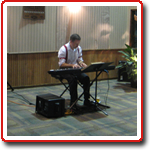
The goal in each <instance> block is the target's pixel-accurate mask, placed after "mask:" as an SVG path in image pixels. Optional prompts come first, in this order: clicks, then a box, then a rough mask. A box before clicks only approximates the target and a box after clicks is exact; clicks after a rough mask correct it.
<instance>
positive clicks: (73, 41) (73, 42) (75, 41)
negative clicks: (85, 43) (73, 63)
mask: <svg viewBox="0 0 150 150" xmlns="http://www.w3.org/2000/svg"><path fill="white" fill-rule="evenodd" d="M80 41H81V37H80V36H79V35H78V34H72V35H71V36H70V46H71V48H72V49H74V48H77V47H78V45H79V44H80Z"/></svg>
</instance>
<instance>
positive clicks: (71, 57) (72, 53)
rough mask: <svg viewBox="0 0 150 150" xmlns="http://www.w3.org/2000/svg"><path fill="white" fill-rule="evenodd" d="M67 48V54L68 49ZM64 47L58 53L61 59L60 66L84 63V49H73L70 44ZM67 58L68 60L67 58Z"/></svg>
mask: <svg viewBox="0 0 150 150" xmlns="http://www.w3.org/2000/svg"><path fill="white" fill-rule="evenodd" d="M65 46H66V47H67V53H66V48H65ZM65 46H64V45H63V46H62V47H61V48H60V49H59V51H58V58H59V62H58V64H59V66H61V65H62V64H63V63H67V64H78V62H80V61H83V59H82V48H81V47H80V46H78V47H77V48H76V49H74V50H73V49H71V47H70V42H68V43H67V44H65ZM66 57H67V58H66Z"/></svg>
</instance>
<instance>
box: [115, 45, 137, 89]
mask: <svg viewBox="0 0 150 150" xmlns="http://www.w3.org/2000/svg"><path fill="white" fill-rule="evenodd" d="M125 46H126V49H125V50H123V51H118V52H119V53H122V54H123V55H122V57H123V58H124V59H125V60H126V61H124V62H123V63H120V64H119V65H118V66H116V68H126V73H127V75H128V79H130V81H131V87H135V88H136V87H137V49H135V48H132V47H130V46H129V45H127V44H125Z"/></svg>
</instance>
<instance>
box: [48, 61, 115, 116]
mask: <svg viewBox="0 0 150 150" xmlns="http://www.w3.org/2000/svg"><path fill="white" fill-rule="evenodd" d="M111 63H113V62H110V63H95V64H91V65H90V66H88V67H87V68H85V69H82V70H81V73H87V72H95V78H94V79H93V80H92V81H91V83H90V87H91V86H92V85H93V83H94V82H95V98H94V97H93V96H92V95H91V94H90V97H92V99H93V100H94V102H92V103H91V107H93V106H94V107H95V110H100V111H102V112H103V113H104V114H105V115H108V114H107V112H106V111H104V110H103V109H104V108H110V106H107V105H104V104H101V103H98V102H97V101H96V98H97V81H98V80H97V79H98V77H99V76H100V74H101V73H102V72H106V73H108V71H107V70H114V69H115V66H109V65H110V64H111ZM48 73H49V74H51V72H48ZM56 74H57V73H56ZM58 74H59V73H58ZM66 74H69V73H66ZM51 75H52V74H51ZM53 77H54V76H53ZM83 94H84V92H83V93H82V94H81V95H80V96H79V97H78V98H77V100H76V101H75V102H74V103H73V104H72V105H71V106H70V110H71V109H73V106H74V105H75V104H76V103H77V101H78V100H80V98H81V97H82V96H83ZM100 107H101V108H100ZM102 108H103V109H102ZM75 111H77V110H75ZM77 113H78V112H77Z"/></svg>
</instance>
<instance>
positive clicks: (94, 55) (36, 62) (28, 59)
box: [7, 50, 122, 87]
mask: <svg viewBox="0 0 150 150" xmlns="http://www.w3.org/2000/svg"><path fill="white" fill-rule="evenodd" d="M83 59H84V62H85V63H86V64H87V65H90V63H91V62H98V61H103V62H114V63H113V64H112V65H117V64H118V61H119V60H122V57H121V55H120V54H119V53H118V50H86V51H83ZM57 68H59V66H58V58H57V52H49V53H28V54H7V81H8V82H9V83H10V84H11V85H12V86H13V87H27V86H39V85H50V84H58V83H60V82H59V81H58V80H56V79H55V78H52V77H51V76H50V75H49V74H48V73H47V71H48V70H50V69H57ZM88 75H89V77H90V79H93V78H94V74H93V73H88ZM105 78H107V75H106V73H102V74H101V75H100V77H99V79H105ZM109 78H117V70H116V69H115V70H112V71H110V72H109Z"/></svg>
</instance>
